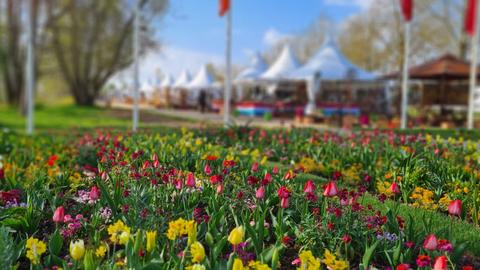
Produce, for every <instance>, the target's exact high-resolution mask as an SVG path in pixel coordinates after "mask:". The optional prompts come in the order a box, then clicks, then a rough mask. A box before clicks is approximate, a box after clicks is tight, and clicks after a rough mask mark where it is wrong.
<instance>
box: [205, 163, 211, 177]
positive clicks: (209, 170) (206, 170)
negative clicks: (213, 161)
mask: <svg viewBox="0 0 480 270" xmlns="http://www.w3.org/2000/svg"><path fill="white" fill-rule="evenodd" d="M203 172H204V173H205V174H206V175H210V174H212V169H210V166H208V164H205V167H204V168H203Z"/></svg>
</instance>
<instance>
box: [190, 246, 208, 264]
mask: <svg viewBox="0 0 480 270" xmlns="http://www.w3.org/2000/svg"><path fill="white" fill-rule="evenodd" d="M190 253H191V254H192V262H194V263H199V262H202V261H203V260H204V259H205V249H204V248H203V246H202V244H201V243H200V242H198V241H196V242H194V243H193V244H192V245H191V246H190Z"/></svg>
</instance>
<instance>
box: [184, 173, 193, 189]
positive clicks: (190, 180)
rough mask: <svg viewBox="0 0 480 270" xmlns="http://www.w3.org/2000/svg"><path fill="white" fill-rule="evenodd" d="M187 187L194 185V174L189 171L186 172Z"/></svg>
mask: <svg viewBox="0 0 480 270" xmlns="http://www.w3.org/2000/svg"><path fill="white" fill-rule="evenodd" d="M186 185H187V187H194V186H195V176H194V175H193V173H192V172H189V173H188V174H187V183H186Z"/></svg>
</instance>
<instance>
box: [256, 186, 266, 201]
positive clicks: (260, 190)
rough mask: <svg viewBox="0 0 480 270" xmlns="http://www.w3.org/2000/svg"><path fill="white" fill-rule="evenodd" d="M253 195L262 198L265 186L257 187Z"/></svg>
mask: <svg viewBox="0 0 480 270" xmlns="http://www.w3.org/2000/svg"><path fill="white" fill-rule="evenodd" d="M255 197H256V198H257V199H259V200H263V198H264V197H265V188H264V187H263V186H261V187H259V188H258V189H257V192H255Z"/></svg>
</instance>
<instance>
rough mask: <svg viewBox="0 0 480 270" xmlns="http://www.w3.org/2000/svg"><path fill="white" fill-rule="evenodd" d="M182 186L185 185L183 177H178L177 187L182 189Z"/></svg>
mask: <svg viewBox="0 0 480 270" xmlns="http://www.w3.org/2000/svg"><path fill="white" fill-rule="evenodd" d="M182 187H183V181H182V179H177V181H175V188H176V189H178V190H180V189H182Z"/></svg>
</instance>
